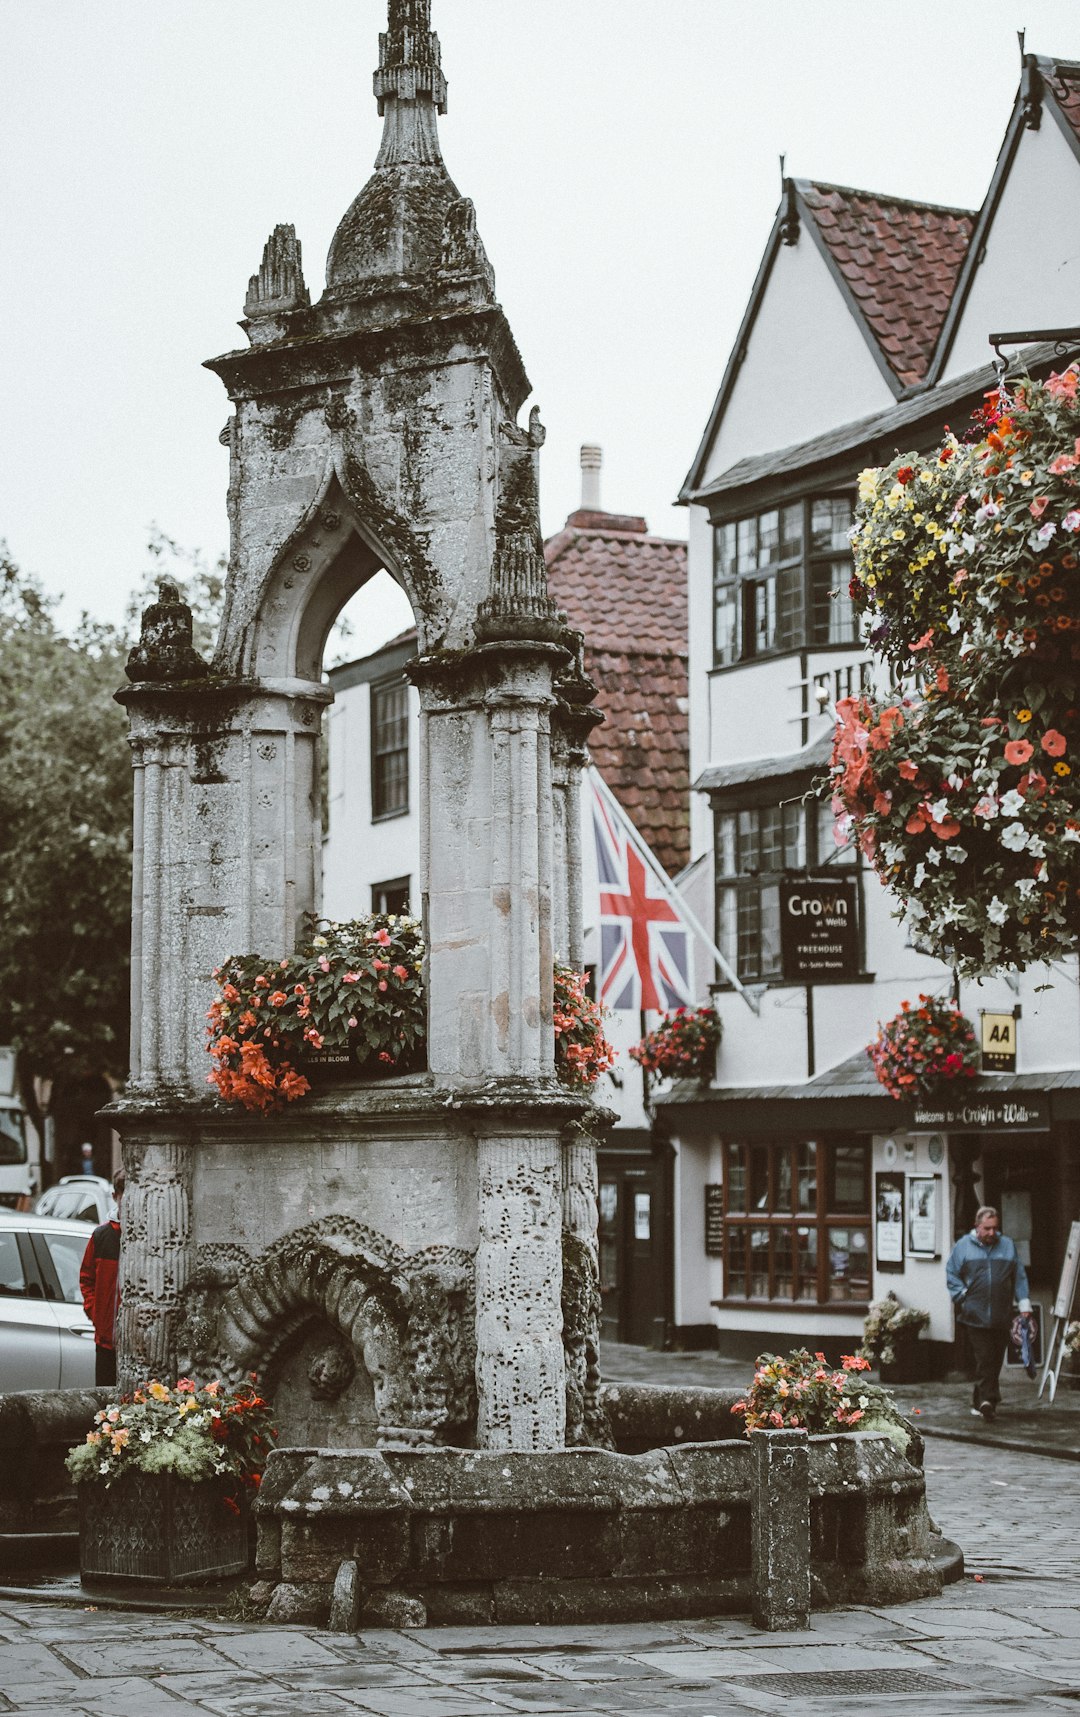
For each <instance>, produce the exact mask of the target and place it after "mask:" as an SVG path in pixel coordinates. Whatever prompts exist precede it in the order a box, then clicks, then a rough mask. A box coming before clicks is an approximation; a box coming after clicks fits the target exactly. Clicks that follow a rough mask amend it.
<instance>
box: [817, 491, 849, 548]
mask: <svg viewBox="0 0 1080 1717" xmlns="http://www.w3.org/2000/svg"><path fill="white" fill-rule="evenodd" d="M850 529H851V502H850V501H849V500H848V499H847V497H846V496H845V495H829V496H826V497H824V498H822V499H820V500H816V501H814V502H813V504H812V506H811V509H810V533H811V540H812V543H813V548H814V553H815V554H822V553H824V554H835V553H837V552H838V551H839V552H840V553H844V552H846V551H847V550H848V549H849V548H850V546H851V545H850V543H849V540H848V532H849V531H850Z"/></svg>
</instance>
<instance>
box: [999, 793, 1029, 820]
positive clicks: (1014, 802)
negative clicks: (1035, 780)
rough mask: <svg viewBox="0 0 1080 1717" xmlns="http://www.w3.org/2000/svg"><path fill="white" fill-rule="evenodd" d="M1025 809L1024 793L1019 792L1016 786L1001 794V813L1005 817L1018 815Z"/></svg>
mask: <svg viewBox="0 0 1080 1717" xmlns="http://www.w3.org/2000/svg"><path fill="white" fill-rule="evenodd" d="M1023 809H1024V795H1023V794H1022V793H1018V792H1017V791H1016V788H1015V787H1010V788H1009V791H1008V792H1007V793H1003V794H1002V795H1001V814H1002V816H1003V817H1018V816H1019V815H1020V813H1021V811H1022V810H1023Z"/></svg>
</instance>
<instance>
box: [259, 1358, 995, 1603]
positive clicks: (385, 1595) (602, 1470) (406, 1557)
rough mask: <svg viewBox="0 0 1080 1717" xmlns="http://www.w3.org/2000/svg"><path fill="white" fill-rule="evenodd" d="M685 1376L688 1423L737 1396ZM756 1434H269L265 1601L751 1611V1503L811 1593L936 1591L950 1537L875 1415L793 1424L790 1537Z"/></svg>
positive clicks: (902, 1596)
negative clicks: (288, 1438)
mask: <svg viewBox="0 0 1080 1717" xmlns="http://www.w3.org/2000/svg"><path fill="white" fill-rule="evenodd" d="M612 1393H613V1394H614V1393H615V1392H614V1391H613V1392H612ZM620 1393H621V1394H622V1395H623V1402H622V1415H621V1416H622V1419H623V1420H624V1421H629V1419H630V1418H631V1414H630V1413H629V1411H628V1409H629V1406H630V1403H629V1402H628V1401H627V1400H626V1399H625V1395H626V1392H620ZM649 1393H650V1394H651V1393H652V1392H649ZM661 1393H662V1394H663V1395H664V1396H665V1397H667V1402H666V1408H665V1407H664V1404H663V1403H661V1402H660V1401H659V1399H657V1400H654V1401H653V1402H652V1403H651V1404H650V1406H651V1416H652V1417H654V1418H655V1417H657V1416H659V1418H660V1419H661V1420H662V1419H664V1418H666V1417H667V1409H670V1408H671V1407H672V1405H673V1404H672V1401H671V1399H670V1398H671V1396H672V1395H673V1394H675V1393H681V1392H673V1391H664V1392H659V1391H657V1392H656V1395H657V1397H659V1396H660V1395H661ZM633 1394H634V1395H635V1396H636V1395H637V1394H638V1391H634V1392H633ZM686 1394H687V1397H688V1399H687V1401H686V1402H685V1403H684V1404H683V1405H684V1407H685V1408H688V1409H689V1411H684V1412H683V1413H682V1418H683V1419H684V1420H686V1426H685V1429H686V1430H687V1431H689V1434H690V1435H691V1436H693V1435H694V1434H695V1432H694V1430H693V1429H692V1428H691V1427H693V1426H694V1424H695V1422H696V1419H697V1417H698V1413H699V1411H700V1412H701V1413H703V1414H704V1415H705V1417H707V1418H709V1419H714V1422H715V1421H716V1420H720V1419H721V1416H722V1414H723V1412H724V1411H728V1412H729V1411H730V1400H731V1399H734V1397H733V1396H732V1397H727V1396H726V1395H725V1394H724V1392H721V1391H715V1392H713V1391H708V1392H700V1391H688V1392H686ZM706 1394H707V1395H711V1396H713V1398H714V1399H713V1402H712V1403H705V1402H703V1401H700V1400H698V1399H697V1397H698V1396H701V1395H706ZM690 1397H693V1398H694V1399H693V1400H691V1399H690ZM709 1406H711V1407H712V1411H710V1412H707V1413H706V1412H705V1409H706V1407H709ZM714 1416H715V1418H714ZM615 1418H616V1422H617V1424H618V1418H619V1416H618V1415H615ZM619 1428H620V1429H622V1430H624V1431H625V1433H626V1435H627V1437H628V1439H629V1440H632V1430H633V1427H632V1425H630V1424H629V1423H624V1424H623V1425H622V1426H619ZM680 1428H682V1427H680ZM709 1429H710V1430H711V1429H712V1426H710V1427H709ZM725 1429H726V1427H725ZM697 1434H698V1435H700V1432H698V1433H697ZM788 1435H790V1433H789V1434H788ZM768 1437H769V1433H764V1434H761V1435H760V1436H756V1437H755V1438H751V1439H747V1438H745V1437H741V1436H738V1435H736V1436H735V1437H730V1436H728V1437H724V1438H723V1439H722V1440H714V1441H708V1442H706V1441H699V1442H684V1443H678V1442H676V1443H672V1444H670V1445H669V1446H666V1447H660V1448H653V1449H651V1450H650V1451H648V1452H645V1453H640V1454H623V1453H618V1452H614V1451H609V1450H606V1449H592V1448H582V1449H567V1450H564V1451H560V1452H558V1453H550V1454H536V1455H534V1454H516V1453H511V1454H505V1453H497V1452H485V1451H475V1450H467V1449H432V1450H424V1451H402V1452H397V1451H394V1450H388V1449H387V1450H355V1451H349V1450H317V1449H279V1450H275V1452H274V1453H273V1454H272V1455H271V1457H270V1461H269V1464H268V1467H267V1470H266V1476H265V1478H264V1480H263V1485H262V1490H261V1493H260V1496H259V1499H258V1502H257V1503H256V1515H257V1519H258V1539H259V1543H258V1558H257V1566H258V1573H259V1577H260V1583H259V1585H258V1587H257V1588H256V1593H255V1595H256V1597H257V1598H261V1599H262V1600H263V1601H264V1602H265V1603H266V1604H267V1613H268V1615H269V1617H270V1618H271V1619H272V1620H275V1621H287V1620H293V1621H301V1620H303V1621H318V1622H325V1621H327V1620H328V1619H329V1620H330V1625H331V1626H332V1627H339V1628H342V1629H355V1628H356V1627H357V1626H368V1627H377V1626H387V1627H401V1626H417V1627H423V1626H428V1625H441V1624H454V1625H458V1626H460V1625H463V1624H483V1623H501V1624H515V1623H516V1624H522V1623H531V1622H542V1623H565V1622H570V1621H575V1622H588V1621H593V1622H596V1621H614V1620H623V1621H631V1620H660V1619H664V1618H666V1619H672V1618H680V1617H681V1618H690V1617H701V1616H711V1615H720V1614H724V1613H731V1612H739V1611H741V1612H744V1613H745V1612H748V1611H750V1610H751V1609H752V1608H753V1609H754V1611H755V1613H758V1611H759V1610H760V1608H761V1602H760V1593H759V1592H758V1591H757V1590H756V1589H755V1576H754V1568H753V1559H752V1514H753V1511H754V1510H755V1509H758V1510H759V1511H767V1514H768V1519H769V1525H770V1533H771V1536H772V1538H773V1539H774V1540H776V1542H777V1543H780V1544H781V1547H782V1548H783V1549H784V1550H785V1553H786V1554H787V1553H788V1552H790V1554H789V1555H788V1560H794V1561H795V1562H796V1563H797V1562H798V1561H799V1560H800V1558H801V1560H802V1561H803V1563H804V1564H805V1563H806V1562H807V1560H808V1563H809V1567H808V1570H806V1569H805V1568H804V1585H806V1587H807V1590H808V1592H809V1601H810V1604H811V1605H812V1606H813V1607H814V1608H828V1607H829V1606H831V1605H836V1604H882V1603H899V1602H904V1601H910V1600H912V1599H916V1598H922V1597H930V1596H933V1595H936V1594H937V1593H938V1592H940V1590H941V1586H942V1578H943V1568H947V1566H948V1564H949V1560H950V1556H949V1553H950V1552H952V1561H953V1562H954V1564H956V1565H957V1566H959V1565H962V1564H960V1561H959V1557H958V1554H957V1553H956V1552H955V1551H954V1550H953V1547H951V1546H947V1545H945V1543H944V1541H943V1540H942V1539H941V1537H940V1535H939V1534H938V1533H936V1532H935V1530H934V1528H933V1526H932V1524H931V1521H930V1518H929V1516H928V1514H927V1512H926V1496H925V1484H924V1479H923V1474H922V1472H921V1471H920V1469H919V1467H918V1466H916V1465H914V1464H912V1462H911V1461H908V1460H906V1459H905V1458H904V1457H903V1456H902V1455H901V1454H900V1452H899V1450H898V1449H897V1447H896V1445H895V1444H894V1443H893V1442H891V1441H890V1439H889V1438H887V1437H884V1436H880V1435H875V1434H872V1433H858V1432H856V1433H849V1434H845V1435H842V1436H835V1437H833V1436H821V1437H810V1438H808V1439H806V1448H807V1457H808V1459H807V1460H806V1461H804V1463H803V1470H804V1472H805V1473H806V1474H807V1475H808V1489H809V1497H808V1503H809V1508H808V1511H807V1497H806V1492H805V1489H804V1494H803V1502H802V1520H803V1525H802V1529H801V1537H800V1528H799V1514H798V1506H797V1504H798V1499H797V1498H794V1497H792V1495H791V1494H790V1487H789V1486H787V1485H785V1484H783V1483H782V1482H778V1483H777V1494H775V1495H772V1494H770V1493H769V1492H768V1489H767V1486H768V1484H769V1480H768V1477H767V1476H765V1477H763V1474H767V1464H766V1463H763V1462H762V1461H761V1459H760V1453H761V1452H763V1451H764V1448H765V1445H766V1443H767V1441H768ZM912 1452H913V1453H914V1454H916V1458H918V1454H919V1453H921V1451H918V1450H913V1451H912ZM807 1512H808V1518H809V1531H808V1532H807V1529H806V1524H805V1522H806V1518H807ZM788 1515H790V1520H791V1527H790V1534H789V1537H790V1543H788V1542H786V1541H785V1538H784V1535H785V1531H786V1527H785V1520H786V1519H787V1516H788ZM759 1519H760V1515H759ZM778 1535H779V1537H778ZM807 1574H808V1580H807ZM759 1584H760V1582H759ZM765 1625H775V1626H784V1625H791V1624H790V1622H788V1623H785V1621H784V1620H783V1619H782V1617H781V1618H780V1619H778V1620H776V1621H775V1622H771V1623H767V1624H765Z"/></svg>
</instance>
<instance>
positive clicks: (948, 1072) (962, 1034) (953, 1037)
mask: <svg viewBox="0 0 1080 1717" xmlns="http://www.w3.org/2000/svg"><path fill="white" fill-rule="evenodd" d="M866 1053H867V1054H868V1055H869V1057H870V1059H871V1061H872V1062H873V1064H874V1072H875V1073H876V1074H877V1076H878V1079H879V1080H880V1081H881V1083H882V1085H884V1087H885V1089H886V1091H887V1092H888V1093H889V1096H890V1097H896V1098H897V1099H900V1100H902V1099H904V1098H908V1099H910V1098H912V1097H929V1096H932V1095H933V1094H934V1093H935V1092H937V1091H940V1089H941V1087H942V1086H943V1085H948V1084H951V1083H953V1082H954V1081H955V1080H963V1079H974V1077H975V1075H976V1073H977V1072H978V1070H979V1058H978V1050H977V1047H976V1041H975V1031H974V1028H973V1026H972V1024H971V1021H970V1020H968V1019H966V1018H965V1017H964V1015H963V1014H962V1013H961V1012H960V1009H959V1008H958V1007H956V1006H954V1004H953V1003H952V1002H946V1001H942V1000H941V999H940V998H939V997H937V996H920V997H919V1001H918V1005H917V1006H916V1007H912V1005H911V1003H910V1002H902V1003H901V1004H900V1012H899V1013H898V1014H896V1015H895V1017H894V1018H893V1019H891V1020H889V1021H888V1022H887V1023H886V1024H885V1025H881V1026H879V1027H878V1034H877V1037H876V1038H875V1039H874V1041H873V1043H870V1044H868V1045H867V1048H866Z"/></svg>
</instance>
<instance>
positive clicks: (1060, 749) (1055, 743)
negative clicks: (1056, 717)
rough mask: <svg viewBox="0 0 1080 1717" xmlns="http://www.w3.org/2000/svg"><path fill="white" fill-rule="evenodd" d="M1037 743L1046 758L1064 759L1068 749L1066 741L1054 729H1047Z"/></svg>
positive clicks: (1062, 735) (1061, 734) (1063, 736)
mask: <svg viewBox="0 0 1080 1717" xmlns="http://www.w3.org/2000/svg"><path fill="white" fill-rule="evenodd" d="M1039 743H1040V745H1041V746H1042V748H1043V750H1044V751H1045V752H1046V755H1047V756H1048V757H1064V755H1065V753H1066V751H1067V750H1068V749H1069V743H1068V740H1067V739H1066V738H1065V735H1064V734H1063V733H1059V732H1058V730H1057V728H1056V727H1048V728H1047V730H1046V732H1045V733H1044V734H1043V736H1042V739H1041V740H1040V741H1039Z"/></svg>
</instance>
